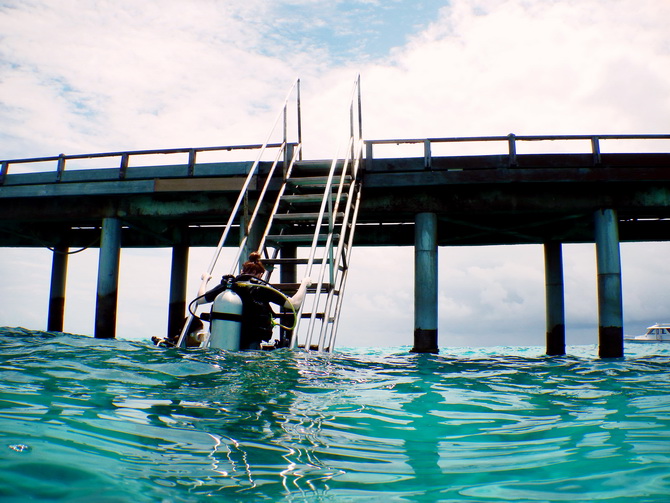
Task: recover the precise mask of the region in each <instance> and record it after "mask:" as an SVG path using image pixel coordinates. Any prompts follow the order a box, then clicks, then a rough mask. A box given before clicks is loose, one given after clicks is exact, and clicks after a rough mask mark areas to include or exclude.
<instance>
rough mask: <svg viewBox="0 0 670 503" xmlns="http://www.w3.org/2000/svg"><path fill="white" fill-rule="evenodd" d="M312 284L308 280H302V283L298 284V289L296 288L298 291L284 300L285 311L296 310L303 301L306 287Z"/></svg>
mask: <svg viewBox="0 0 670 503" xmlns="http://www.w3.org/2000/svg"><path fill="white" fill-rule="evenodd" d="M311 284H312V280H311V279H310V278H304V279H303V280H302V283H301V284H300V288H298V291H297V292H296V293H295V295H294V296H293V297H291V298H289V299H286V302H285V303H284V307H285V308H286V309H291V307H293V309H298V308H299V307H300V306H301V305H302V301H303V300H304V299H305V293H307V287H308V286H310V285H311Z"/></svg>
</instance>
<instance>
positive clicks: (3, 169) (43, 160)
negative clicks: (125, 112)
mask: <svg viewBox="0 0 670 503" xmlns="http://www.w3.org/2000/svg"><path fill="white" fill-rule="evenodd" d="M286 145H287V146H288V147H289V148H292V147H293V146H295V143H287V144H286ZM284 146H285V143H284V142H281V143H267V144H253V145H226V146H216V147H196V148H168V149H153V150H128V151H122V152H103V153H95V154H74V155H65V154H60V155H57V156H49V157H34V158H26V159H8V160H4V161H0V185H2V184H3V183H4V182H5V179H6V177H7V175H8V174H9V173H10V168H11V167H12V166H14V165H21V164H23V165H26V164H43V166H44V169H42V170H39V169H38V170H36V171H35V172H39V173H48V172H51V171H54V170H55V178H54V180H53V181H54V182H56V183H57V182H60V181H61V180H62V178H63V173H64V172H65V169H66V165H67V162H68V161H73V160H84V159H115V158H118V161H116V162H117V167H116V168H115V169H117V170H118V179H119V180H123V179H125V178H126V173H127V171H128V166H129V165H130V161H131V159H133V158H137V157H146V156H152V155H154V156H155V155H166V156H169V155H176V154H187V155H188V160H187V163H186V165H187V176H189V177H192V176H194V172H195V165H196V162H197V155H198V154H200V153H204V152H232V151H246V150H249V151H252V150H256V151H259V150H264V149H279V148H282V147H284ZM48 163H55V166H54V165H53V164H52V166H48Z"/></svg>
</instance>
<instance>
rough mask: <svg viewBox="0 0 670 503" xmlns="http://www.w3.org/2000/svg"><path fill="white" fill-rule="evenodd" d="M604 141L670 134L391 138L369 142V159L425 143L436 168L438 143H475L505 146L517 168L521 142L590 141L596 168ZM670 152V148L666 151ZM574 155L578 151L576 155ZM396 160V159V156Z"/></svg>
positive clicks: (428, 165) (667, 136)
mask: <svg viewBox="0 0 670 503" xmlns="http://www.w3.org/2000/svg"><path fill="white" fill-rule="evenodd" d="M604 140H670V134H650V135H643V134H630V135H613V134H607V135H560V136H556V135H554V136H538V135H530V136H527V135H523V136H522V135H519V136H517V135H515V134H509V135H507V136H471V137H448V138H414V139H390V140H365V149H366V156H365V157H366V160H369V161H371V160H373V159H374V156H373V154H374V152H373V149H374V146H375V145H379V146H382V145H395V146H401V145H412V144H414V145H416V144H423V158H424V168H425V169H431V168H432V159H433V157H435V155H434V154H433V147H434V146H435V145H436V144H444V143H452V144H456V143H458V144H465V143H467V144H473V143H496V142H497V143H504V144H506V147H504V148H505V154H506V155H507V156H508V160H509V161H508V162H509V166H510V167H515V166H516V165H517V155H519V154H518V152H517V146H518V145H519V143H520V142H555V141H582V142H584V141H586V142H590V144H591V147H590V153H591V155H592V156H593V163H594V165H598V164H600V163H601V155H602V151H601V142H602V141H604ZM665 151H666V152H670V146H668V148H667V149H666V150H665ZM572 153H574V152H572ZM394 157H395V156H394Z"/></svg>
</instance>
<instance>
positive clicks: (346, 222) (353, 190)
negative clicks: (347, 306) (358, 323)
mask: <svg viewBox="0 0 670 503" xmlns="http://www.w3.org/2000/svg"><path fill="white" fill-rule="evenodd" d="M357 143H358V147H355V146H354V147H353V148H354V149H356V150H355V151H354V152H357V154H356V155H355V157H354V159H352V162H351V173H352V183H351V185H350V186H349V193H348V195H347V201H346V203H345V210H344V218H343V220H342V222H341V228H342V231H341V233H340V239H339V243H338V246H337V251H336V252H335V257H334V259H333V264H332V266H331V267H332V268H334V269H335V270H336V271H338V270H339V265H340V260H341V258H342V254H343V252H344V247H345V243H349V247H348V248H347V255H348V256H350V255H351V247H352V245H353V236H354V231H355V227H356V219H357V216H358V202H359V201H360V188H359V187H358V185H357V183H356V180H358V170H359V167H360V160H361V159H362V156H363V144H362V141H361V140H359V141H358V142H357ZM343 176H344V172H343ZM354 195H355V196H356V202H355V204H354V197H353V196H354ZM352 206H353V208H354V217H352V219H351V220H350V219H349V216H350V213H351V208H352ZM347 229H348V233H346V231H347ZM345 233H346V237H345ZM346 262H347V263H348V260H347V261H346ZM347 270H348V267H346V268H344V270H343V272H342V276H341V278H340V283H339V285H338V290H339V295H338V300H337V303H336V306H335V314H334V316H335V317H337V318H339V306H340V305H341V303H342V297H343V296H344V286H345V283H346V276H347ZM333 293H334V291H333V290H331V291H330V292H328V298H327V299H326V311H325V313H324V317H325V318H326V319H328V318H329V317H330V312H331V305H332V296H333ZM328 326H329V325H328V324H326V323H324V324H323V325H322V326H321V333H320V334H319V351H323V349H324V342H325V338H326V333H327V327H328ZM330 327H331V331H330V332H331V336H330V341H331V342H330V343H329V344H328V347H329V348H332V341H333V339H334V336H335V329H336V326H335V324H331V325H330Z"/></svg>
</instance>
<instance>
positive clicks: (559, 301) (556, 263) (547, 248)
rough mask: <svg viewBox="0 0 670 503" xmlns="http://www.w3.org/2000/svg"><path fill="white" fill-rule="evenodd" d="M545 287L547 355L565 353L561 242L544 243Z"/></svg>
mask: <svg viewBox="0 0 670 503" xmlns="http://www.w3.org/2000/svg"><path fill="white" fill-rule="evenodd" d="M544 273H545V287H546V316H547V319H546V324H547V338H546V345H547V355H549V356H558V355H564V354H565V294H564V287H563V250H562V245H561V243H559V242H557V241H550V242H547V243H545V244H544Z"/></svg>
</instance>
